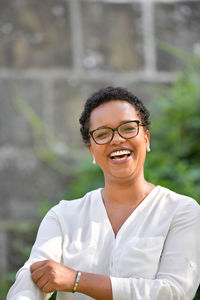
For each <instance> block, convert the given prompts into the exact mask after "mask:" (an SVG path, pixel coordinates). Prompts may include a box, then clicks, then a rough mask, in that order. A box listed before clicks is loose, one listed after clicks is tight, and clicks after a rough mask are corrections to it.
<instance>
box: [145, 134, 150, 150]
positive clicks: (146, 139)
mask: <svg viewBox="0 0 200 300" xmlns="http://www.w3.org/2000/svg"><path fill="white" fill-rule="evenodd" d="M145 143H146V149H147V152H150V151H151V149H150V132H149V130H146V131H145Z"/></svg>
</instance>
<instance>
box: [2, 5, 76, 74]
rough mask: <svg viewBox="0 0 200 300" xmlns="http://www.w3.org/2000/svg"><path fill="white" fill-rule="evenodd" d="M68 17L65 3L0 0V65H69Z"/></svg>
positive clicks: (23, 66) (20, 66)
mask: <svg viewBox="0 0 200 300" xmlns="http://www.w3.org/2000/svg"><path fill="white" fill-rule="evenodd" d="M68 14H69V12H68V5H67V1H64V0H62V1H60V0H45V1H40V0H34V1H32V0H26V1H24V0H15V1H5V0H4V1H1V3H0V66H4V67H18V68H28V67H34V68H37V67H39V68H41V67H47V68H48V67H53V66H70V65H71V46H70V31H69V16H68Z"/></svg>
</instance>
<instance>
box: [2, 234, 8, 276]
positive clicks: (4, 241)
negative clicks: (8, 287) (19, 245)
mask: <svg viewBox="0 0 200 300" xmlns="http://www.w3.org/2000/svg"><path fill="white" fill-rule="evenodd" d="M6 247H7V238H6V233H5V232H4V231H0V279H1V278H3V277H4V276H5V272H6V271H7V249H6Z"/></svg>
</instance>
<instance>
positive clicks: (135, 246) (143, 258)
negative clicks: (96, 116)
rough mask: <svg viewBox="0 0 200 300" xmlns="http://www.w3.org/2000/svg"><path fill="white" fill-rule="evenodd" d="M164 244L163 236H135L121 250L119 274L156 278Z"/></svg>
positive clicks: (122, 275)
mask: <svg viewBox="0 0 200 300" xmlns="http://www.w3.org/2000/svg"><path fill="white" fill-rule="evenodd" d="M163 244H164V238H163V237H148V238H133V239H131V241H129V242H128V243H127V244H126V245H124V248H123V249H122V251H121V254H120V258H119V260H118V265H117V268H116V270H117V273H118V276H121V277H134V278H146V279H154V278H155V276H156V273H157V271H158V267H159V261H160V256H161V253H162V249H163Z"/></svg>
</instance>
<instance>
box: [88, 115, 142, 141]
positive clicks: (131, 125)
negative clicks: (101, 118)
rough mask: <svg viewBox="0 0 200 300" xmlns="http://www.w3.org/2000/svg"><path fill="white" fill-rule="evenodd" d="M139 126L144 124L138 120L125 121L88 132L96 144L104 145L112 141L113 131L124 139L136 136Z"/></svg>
mask: <svg viewBox="0 0 200 300" xmlns="http://www.w3.org/2000/svg"><path fill="white" fill-rule="evenodd" d="M139 126H144V125H143V124H142V123H141V122H140V121H139V120H133V121H126V122H124V123H122V124H120V125H119V126H117V127H116V128H111V127H107V126H102V127H99V128H97V129H95V130H92V131H90V132H89V134H90V135H91V137H92V138H93V140H94V142H95V143H96V144H98V145H104V144H109V143H110V142H111V141H112V139H113V137H114V132H115V131H117V132H118V134H119V135H120V136H121V137H122V138H124V139H131V138H134V137H136V136H137V135H138V133H139Z"/></svg>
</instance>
